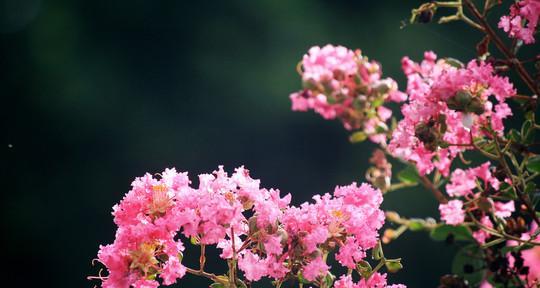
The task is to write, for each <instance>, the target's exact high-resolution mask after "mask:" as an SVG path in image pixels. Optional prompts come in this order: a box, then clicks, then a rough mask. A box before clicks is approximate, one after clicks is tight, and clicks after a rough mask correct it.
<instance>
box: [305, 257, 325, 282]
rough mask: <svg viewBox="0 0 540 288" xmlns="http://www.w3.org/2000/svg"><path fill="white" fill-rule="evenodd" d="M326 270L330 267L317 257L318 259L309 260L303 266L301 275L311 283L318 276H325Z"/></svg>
mask: <svg viewBox="0 0 540 288" xmlns="http://www.w3.org/2000/svg"><path fill="white" fill-rule="evenodd" d="M328 269H330V267H329V266H328V265H326V263H325V262H324V261H323V259H322V257H321V256H319V257H317V258H315V259H313V260H311V261H310V262H309V263H308V264H307V265H306V266H304V269H303V271H302V275H303V276H304V278H306V279H307V280H309V281H313V280H315V278H317V277H318V276H323V275H325V274H326V272H328Z"/></svg>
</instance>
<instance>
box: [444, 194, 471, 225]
mask: <svg viewBox="0 0 540 288" xmlns="http://www.w3.org/2000/svg"><path fill="white" fill-rule="evenodd" d="M462 208H463V202H461V201H460V200H450V201H448V203H447V204H440V205H439V211H440V212H441V219H442V220H443V221H444V222H446V223H447V224H450V225H458V224H461V223H463V221H464V220H465V212H464V211H463V210H462Z"/></svg>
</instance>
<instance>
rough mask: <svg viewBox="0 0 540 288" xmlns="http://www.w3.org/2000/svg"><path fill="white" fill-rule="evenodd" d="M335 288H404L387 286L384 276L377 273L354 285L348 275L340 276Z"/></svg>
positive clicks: (401, 287) (404, 287) (403, 287)
mask: <svg viewBox="0 0 540 288" xmlns="http://www.w3.org/2000/svg"><path fill="white" fill-rule="evenodd" d="M334 287H335V288H406V286H405V285H403V284H393V285H388V284H387V283H386V274H380V273H378V272H376V273H374V274H373V275H371V277H370V278H369V279H367V280H366V279H361V280H360V281H359V282H358V283H354V281H353V279H352V277H351V276H350V275H343V276H341V277H340V278H339V279H338V280H337V281H336V282H335V283H334Z"/></svg>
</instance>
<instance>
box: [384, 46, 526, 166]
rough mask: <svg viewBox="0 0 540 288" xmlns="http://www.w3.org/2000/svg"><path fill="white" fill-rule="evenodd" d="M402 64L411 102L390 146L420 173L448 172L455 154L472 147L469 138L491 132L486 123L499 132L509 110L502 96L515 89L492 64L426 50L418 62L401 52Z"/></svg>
mask: <svg viewBox="0 0 540 288" xmlns="http://www.w3.org/2000/svg"><path fill="white" fill-rule="evenodd" d="M402 68H403V71H404V73H405V75H406V76H407V94H408V96H409V98H408V99H409V101H408V103H406V104H404V105H403V106H402V108H401V112H402V114H403V116H404V118H403V119H402V120H401V121H400V122H399V123H398V125H397V127H396V129H395V130H394V132H393V135H392V140H391V141H390V144H389V145H388V150H389V151H390V152H391V153H392V154H393V155H394V156H396V157H400V158H402V159H404V160H408V161H411V162H413V163H415V165H416V167H417V169H418V172H419V173H420V174H421V175H425V174H428V173H430V172H431V171H433V169H438V170H439V171H440V172H441V173H442V174H443V175H444V176H447V175H448V174H449V172H450V165H451V164H452V160H453V159H454V158H455V157H456V156H457V155H458V153H460V152H463V151H465V150H467V149H472V148H473V147H472V145H471V144H472V143H471V139H472V138H476V137H485V136H489V135H486V132H485V130H484V128H489V129H491V130H492V131H494V133H497V134H499V135H500V136H502V135H503V130H504V126H503V120H504V119H505V118H507V117H508V116H510V115H512V111H511V110H510V108H509V106H508V104H507V103H506V100H507V99H508V98H509V97H511V96H513V95H515V93H516V92H515V90H514V88H513V86H512V84H511V83H510V82H509V81H508V79H507V78H506V77H501V76H497V75H495V72H494V69H493V67H492V66H491V65H490V64H488V63H485V62H483V61H476V60H472V61H470V62H469V63H468V64H467V65H461V64H460V63H457V61H455V60H448V59H439V60H437V56H436V55H435V53H433V52H426V53H424V60H423V61H422V62H421V63H416V62H413V61H412V60H410V59H409V58H408V57H404V58H403V60H402Z"/></svg>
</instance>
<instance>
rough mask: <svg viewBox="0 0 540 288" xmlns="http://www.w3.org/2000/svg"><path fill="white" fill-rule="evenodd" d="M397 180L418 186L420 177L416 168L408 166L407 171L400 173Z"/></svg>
mask: <svg viewBox="0 0 540 288" xmlns="http://www.w3.org/2000/svg"><path fill="white" fill-rule="evenodd" d="M397 178H398V179H399V180H400V181H401V182H404V183H409V184H416V183H418V180H419V179H420V176H418V172H417V171H416V168H414V167H413V166H407V167H406V168H405V169H403V170H401V171H399V172H398V174H397Z"/></svg>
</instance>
